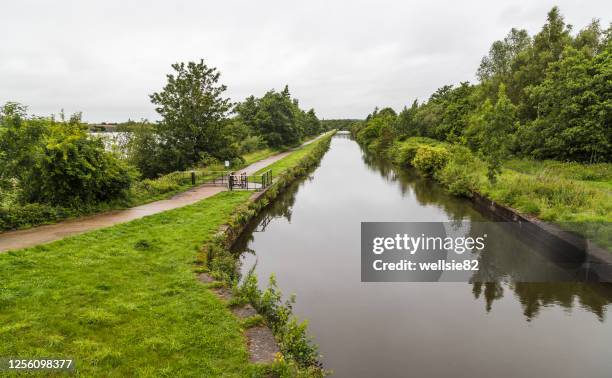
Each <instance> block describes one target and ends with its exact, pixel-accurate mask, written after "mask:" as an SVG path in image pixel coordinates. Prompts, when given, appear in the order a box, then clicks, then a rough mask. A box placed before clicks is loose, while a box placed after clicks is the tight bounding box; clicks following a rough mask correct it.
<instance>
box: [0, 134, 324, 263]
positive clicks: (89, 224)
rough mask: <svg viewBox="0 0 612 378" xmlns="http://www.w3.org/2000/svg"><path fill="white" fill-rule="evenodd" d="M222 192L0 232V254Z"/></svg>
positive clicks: (251, 169)
mask: <svg viewBox="0 0 612 378" xmlns="http://www.w3.org/2000/svg"><path fill="white" fill-rule="evenodd" d="M323 135H325V134H323ZM321 136H322V135H321ZM321 136H319V137H317V138H315V139H312V140H310V141H308V142H306V143H304V144H303V145H306V144H309V143H312V142H314V141H315V140H317V139H319V138H320V137H321ZM290 153H291V151H287V152H282V153H280V154H276V155H273V156H270V157H268V158H266V159H263V160H260V161H258V162H255V163H253V164H251V165H249V166H248V167H245V168H244V169H241V170H240V172H243V171H244V172H247V174H253V173H255V172H257V171H258V170H260V169H261V168H264V167H266V166H268V165H270V164H272V163H274V162H276V161H278V160H280V159H282V158H284V157H285V156H287V155H288V154H290ZM224 190H227V188H225V187H210V186H198V187H195V188H193V189H190V190H188V191H186V192H182V193H179V194H177V195H175V196H174V197H171V198H169V199H166V200H161V201H156V202H151V203H148V204H145V205H141V206H137V207H132V208H130V209H126V210H115V211H109V212H105V213H101V214H96V215H92V216H89V217H82V218H76V219H71V220H67V221H63V222H59V223H56V224H51V225H46V226H39V227H34V228H30V229H27V230H18V231H9V232H4V233H0V253H1V252H6V251H8V250H12V249H20V248H27V247H33V246H35V245H38V244H44V243H49V242H52V241H54V240H59V239H63V238H65V237H67V236H72V235H77V234H82V233H84V232H87V231H92V230H96V229H99V228H104V227H109V226H113V225H116V224H119V223H124V222H129V221H131V220H134V219H138V218H142V217H145V216H147V215H152V214H157V213H161V212H163V211H167V210H172V209H176V208H179V207H183V206H187V205H191V204H193V203H196V202H198V201H200V200H202V199H204V198H208V197H211V196H214V195H215V194H217V193H219V192H222V191H224Z"/></svg>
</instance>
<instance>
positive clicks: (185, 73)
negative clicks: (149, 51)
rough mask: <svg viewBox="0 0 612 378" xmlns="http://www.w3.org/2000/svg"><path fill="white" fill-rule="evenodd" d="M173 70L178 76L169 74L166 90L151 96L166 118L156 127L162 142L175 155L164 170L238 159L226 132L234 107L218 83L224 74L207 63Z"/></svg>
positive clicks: (168, 151) (177, 67)
mask: <svg viewBox="0 0 612 378" xmlns="http://www.w3.org/2000/svg"><path fill="white" fill-rule="evenodd" d="M172 68H173V69H174V71H175V73H172V74H169V75H167V84H166V85H165V86H164V88H163V90H162V91H161V92H156V93H153V94H152V95H151V96H150V97H151V102H152V103H153V104H155V105H156V108H155V110H156V111H157V112H158V113H159V114H160V115H161V116H162V119H163V120H162V122H161V123H159V124H158V125H157V126H156V127H155V132H156V134H157V135H158V138H159V143H161V144H162V145H163V149H164V150H165V151H166V153H168V154H169V155H171V156H172V159H171V160H170V161H168V167H164V168H165V169H164V171H171V170H184V169H187V168H189V167H191V166H193V165H195V164H196V163H198V162H199V161H200V160H202V159H203V158H205V157H207V156H212V157H215V158H217V159H221V160H224V159H230V158H233V157H235V155H236V153H235V151H232V150H231V149H230V148H229V141H228V140H227V138H226V137H225V135H224V133H223V127H224V126H225V125H226V115H227V113H228V111H229V110H230V108H231V106H232V104H231V102H230V100H229V98H224V97H223V92H225V90H226V86H225V85H222V84H218V82H219V77H220V73H219V72H218V71H217V69H216V68H209V67H208V66H207V65H206V64H204V60H200V62H199V63H194V62H189V63H187V64H185V63H176V64H173V65H172Z"/></svg>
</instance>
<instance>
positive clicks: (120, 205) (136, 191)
mask: <svg viewBox="0 0 612 378" xmlns="http://www.w3.org/2000/svg"><path fill="white" fill-rule="evenodd" d="M277 153H279V151H276V150H271V149H263V150H259V151H254V152H252V153H249V154H246V155H245V156H244V159H245V163H244V164H242V165H241V166H240V168H242V167H245V166H247V165H249V164H252V163H255V162H257V161H259V160H262V159H265V158H267V157H269V156H272V155H274V154H277ZM194 171H195V172H196V185H197V184H201V183H204V182H206V181H208V180H210V179H212V178H213V177H215V176H219V175H220V173H219V172H222V171H225V167H224V166H223V165H215V166H211V167H206V168H198V169H195V170H194ZM191 188H193V185H192V183H191V173H190V172H189V171H185V172H172V173H169V174H166V175H163V176H161V177H159V178H156V179H143V180H139V181H136V182H135V183H133V184H132V186H131V187H130V189H129V190H128V192H127V194H126V197H125V198H121V199H117V200H114V201H111V202H106V203H97V204H91V205H87V206H81V207H79V208H62V207H57V206H52V205H45V204H36V205H29V204H27V205H25V206H24V205H20V204H18V203H17V201H16V195H17V193H16V192H15V191H10V192H4V191H2V189H0V232H1V231H5V230H11V229H25V228H29V227H33V226H37V225H41V224H51V223H55V222H58V221H61V220H65V219H70V218H75V217H79V216H84V215H91V214H95V213H100V212H104V211H109V210H118V209H126V208H130V207H134V206H138V205H143V204H146V203H149V202H154V201H159V200H163V199H167V198H170V197H172V196H174V195H176V194H179V193H182V192H185V191H187V190H189V189H191ZM6 213H8V214H6Z"/></svg>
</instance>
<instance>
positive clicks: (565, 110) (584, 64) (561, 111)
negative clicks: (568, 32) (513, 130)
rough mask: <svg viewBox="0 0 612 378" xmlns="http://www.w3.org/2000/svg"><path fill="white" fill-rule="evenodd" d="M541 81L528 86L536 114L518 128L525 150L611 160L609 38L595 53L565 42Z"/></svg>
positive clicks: (586, 159) (557, 156) (546, 156)
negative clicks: (602, 47) (600, 49)
mask: <svg viewBox="0 0 612 378" xmlns="http://www.w3.org/2000/svg"><path fill="white" fill-rule="evenodd" d="M563 56H564V57H563V59H562V60H560V61H559V62H557V63H554V64H552V65H551V66H550V67H549V69H548V71H547V74H546V76H545V79H544V81H543V82H542V83H541V84H540V85H538V86H534V87H531V88H530V89H529V90H528V96H529V99H530V102H531V103H533V104H536V109H537V119H535V120H533V121H531V122H528V123H527V124H525V125H524V126H523V127H522V128H521V130H520V133H519V141H520V142H521V148H522V150H523V153H525V154H529V155H531V156H534V157H536V158H539V159H563V160H576V161H583V162H601V161H610V160H612V127H611V126H610V125H612V110H611V109H612V84H611V83H612V44H610V43H608V45H607V46H606V48H605V49H604V50H603V51H602V52H601V53H600V54H598V55H596V56H595V57H592V58H590V57H589V52H588V50H584V49H581V50H580V51H579V50H576V49H575V48H573V47H568V48H566V50H565V51H564V53H563Z"/></svg>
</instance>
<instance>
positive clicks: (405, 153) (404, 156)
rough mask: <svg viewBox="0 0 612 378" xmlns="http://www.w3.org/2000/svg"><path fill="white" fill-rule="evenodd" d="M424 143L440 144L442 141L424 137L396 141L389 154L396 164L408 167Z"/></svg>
mask: <svg viewBox="0 0 612 378" xmlns="http://www.w3.org/2000/svg"><path fill="white" fill-rule="evenodd" d="M422 145H430V146H439V145H441V143H440V142H438V141H437V140H434V139H429V138H424V137H415V138H409V139H406V140H405V141H395V142H394V143H393V145H392V146H391V148H389V150H388V152H387V155H388V157H389V158H390V159H391V161H392V162H393V163H394V164H397V165H400V166H402V167H408V166H411V165H412V160H413V159H414V157H415V156H416V152H417V150H418V148H419V147H420V146H422Z"/></svg>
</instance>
